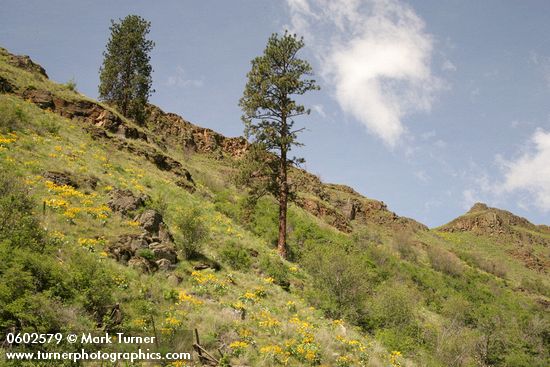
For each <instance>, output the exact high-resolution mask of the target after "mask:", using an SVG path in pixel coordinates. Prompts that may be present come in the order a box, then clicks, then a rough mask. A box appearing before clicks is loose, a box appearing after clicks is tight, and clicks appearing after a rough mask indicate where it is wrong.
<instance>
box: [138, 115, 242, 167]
mask: <svg viewBox="0 0 550 367" xmlns="http://www.w3.org/2000/svg"><path fill="white" fill-rule="evenodd" d="M148 112H149V117H148V119H147V126H148V128H149V130H151V131H152V132H153V133H154V134H155V135H157V136H160V137H162V140H164V141H166V142H169V143H171V144H175V145H179V146H182V147H184V148H185V149H189V150H192V151H194V152H197V153H216V152H219V153H221V154H222V155H223V154H226V155H228V156H231V157H241V156H242V155H243V154H244V153H245V152H246V151H247V149H248V142H247V141H246V139H245V138H243V137H238V138H228V137H225V136H223V135H221V134H218V133H217V132H215V131H213V130H210V129H206V128H203V127H199V126H196V125H194V124H192V123H190V122H189V121H186V120H184V119H183V118H182V117H181V116H178V115H176V114H174V113H166V112H164V111H162V110H161V109H160V108H158V107H156V106H153V105H149V107H148Z"/></svg>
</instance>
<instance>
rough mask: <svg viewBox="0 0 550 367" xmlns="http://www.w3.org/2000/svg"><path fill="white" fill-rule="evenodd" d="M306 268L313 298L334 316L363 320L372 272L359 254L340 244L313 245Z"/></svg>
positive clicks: (308, 253) (309, 251)
mask: <svg viewBox="0 0 550 367" xmlns="http://www.w3.org/2000/svg"><path fill="white" fill-rule="evenodd" d="M302 263H303V265H304V267H305V268H306V270H307V271H308V272H309V274H310V275H311V276H312V278H313V283H314V285H315V292H313V293H312V294H311V296H310V298H311V301H312V302H313V303H314V304H316V305H317V306H318V307H320V308H321V309H323V310H324V311H325V312H326V313H327V314H328V316H329V317H331V318H337V319H340V318H346V319H348V320H350V321H353V322H358V321H359V320H361V318H362V316H363V314H364V308H365V307H364V306H365V299H366V297H367V293H368V290H369V273H368V267H367V266H365V265H366V261H365V259H364V258H363V257H362V256H361V254H360V253H358V252H355V251H351V252H347V251H346V250H345V249H343V248H342V247H341V246H330V245H324V246H314V247H311V248H309V249H308V251H307V252H305V254H304V259H303V261H302Z"/></svg>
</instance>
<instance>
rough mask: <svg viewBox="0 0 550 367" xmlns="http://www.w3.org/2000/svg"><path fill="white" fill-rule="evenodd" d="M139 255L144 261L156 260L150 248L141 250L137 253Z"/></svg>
mask: <svg viewBox="0 0 550 367" xmlns="http://www.w3.org/2000/svg"><path fill="white" fill-rule="evenodd" d="M137 255H138V256H141V257H143V258H144V259H147V260H150V261H153V260H155V254H154V253H153V251H152V250H150V249H148V248H142V249H140V250H139V251H138V252H137Z"/></svg>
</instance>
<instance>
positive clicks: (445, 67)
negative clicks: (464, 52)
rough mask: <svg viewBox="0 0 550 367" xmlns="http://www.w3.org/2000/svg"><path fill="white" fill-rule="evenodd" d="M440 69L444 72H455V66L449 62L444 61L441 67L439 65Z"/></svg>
mask: <svg viewBox="0 0 550 367" xmlns="http://www.w3.org/2000/svg"><path fill="white" fill-rule="evenodd" d="M441 69H443V70H445V71H456V66H455V64H453V63H452V62H450V61H449V60H445V62H443V65H441Z"/></svg>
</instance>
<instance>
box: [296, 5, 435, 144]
mask: <svg viewBox="0 0 550 367" xmlns="http://www.w3.org/2000/svg"><path fill="white" fill-rule="evenodd" d="M287 3H288V6H289V9H290V14H291V22H292V28H293V30H294V31H296V32H297V33H299V34H301V35H304V37H305V38H306V43H307V44H308V46H310V47H311V49H312V50H313V51H314V52H315V54H316V56H317V58H318V59H319V62H320V64H321V73H322V75H323V77H324V78H325V79H326V80H327V81H328V82H329V83H330V84H332V85H334V93H335V97H336V100H337V101H338V103H339V105H340V107H341V108H342V110H343V111H345V112H346V113H349V114H351V115H352V116H354V117H355V118H356V119H358V120H359V121H360V122H361V123H363V124H364V125H365V126H366V127H367V128H368V130H369V131H370V132H372V133H373V134H375V135H377V136H378V137H380V138H382V140H383V141H384V142H385V143H386V144H387V145H389V146H390V147H394V146H395V145H396V144H397V143H398V142H399V141H400V139H401V138H402V136H403V135H404V134H405V133H406V131H407V129H406V127H405V126H404V124H403V118H404V117H405V116H407V115H409V114H410V113H413V112H416V111H429V110H430V108H431V105H432V101H433V98H434V94H435V92H436V91H437V90H438V89H440V88H441V85H442V83H441V82H440V81H439V80H438V79H437V78H436V77H434V76H433V75H432V73H431V69H430V61H431V56H432V50H433V40H432V37H431V36H430V35H429V34H427V33H426V32H425V29H424V22H423V21H422V19H420V17H418V15H417V14H416V13H415V12H414V10H413V9H412V8H411V7H409V6H408V5H405V4H403V3H401V2H399V1H398V0H364V1H359V0H287Z"/></svg>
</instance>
